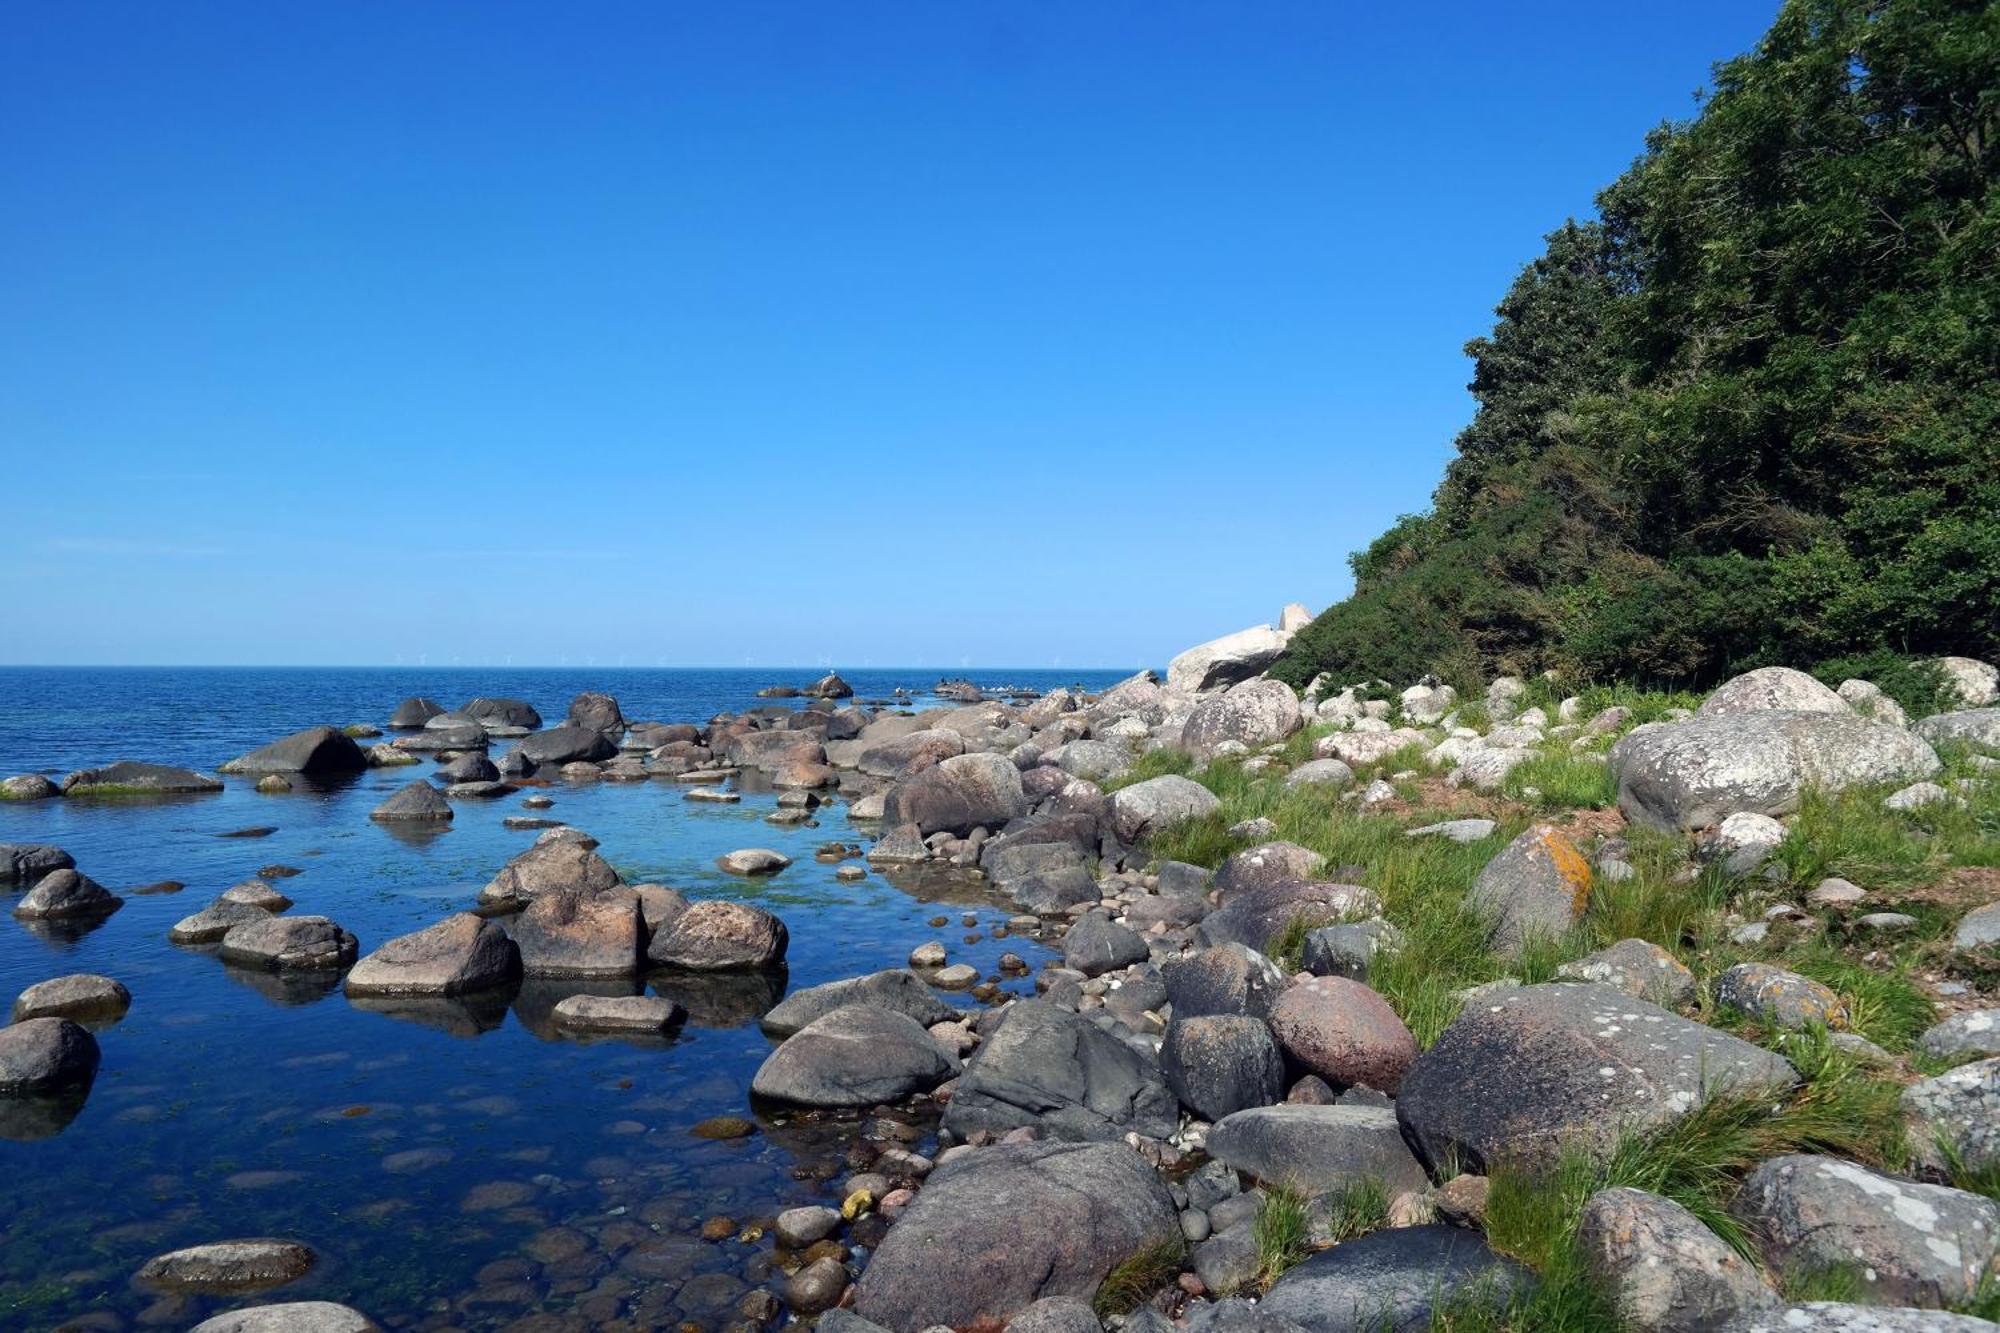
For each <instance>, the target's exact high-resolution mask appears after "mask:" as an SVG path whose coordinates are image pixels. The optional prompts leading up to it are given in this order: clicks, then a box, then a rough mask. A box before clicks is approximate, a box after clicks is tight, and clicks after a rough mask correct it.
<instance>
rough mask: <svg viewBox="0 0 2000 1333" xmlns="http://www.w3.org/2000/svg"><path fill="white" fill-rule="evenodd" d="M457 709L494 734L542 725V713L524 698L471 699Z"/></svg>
mask: <svg viewBox="0 0 2000 1333" xmlns="http://www.w3.org/2000/svg"><path fill="white" fill-rule="evenodd" d="M458 711H459V712H460V713H463V714H464V715H465V716H466V717H469V718H471V719H472V720H473V721H474V722H477V723H478V724H479V725H480V726H482V727H485V728H486V729H487V730H489V731H493V732H494V733H495V734H496V735H499V734H503V732H505V731H533V730H534V729H535V728H536V727H539V726H541V725H542V715H541V714H540V713H538V712H536V711H535V706H534V705H533V704H531V703H529V702H528V701H527V700H525V699H473V700H471V701H469V702H468V703H467V704H466V705H465V706H464V707H463V708H461V709H459V710H458Z"/></svg>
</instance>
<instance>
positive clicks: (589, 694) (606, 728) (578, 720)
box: [564, 690, 625, 742]
mask: <svg viewBox="0 0 2000 1333" xmlns="http://www.w3.org/2000/svg"><path fill="white" fill-rule="evenodd" d="M564 725H565V726H571V727H581V728H583V729H584V730H585V731H595V732H598V733H599V734H601V735H602V736H604V738H605V739H607V740H610V741H614V742H615V741H616V740H617V739H618V738H619V737H620V736H623V735H624V734H625V714H624V713H623V712H622V711H621V710H620V709H619V707H618V701H617V700H616V699H614V698H612V697H611V696H610V695H608V694H604V693H602V692H600V691H598V690H585V691H584V692H583V693H582V694H579V695H577V696H576V698H574V699H571V700H570V701H569V716H568V717H567V718H565V719H564Z"/></svg>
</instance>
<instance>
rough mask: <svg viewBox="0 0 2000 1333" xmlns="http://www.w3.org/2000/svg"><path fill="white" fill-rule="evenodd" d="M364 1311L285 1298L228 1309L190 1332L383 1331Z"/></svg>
mask: <svg viewBox="0 0 2000 1333" xmlns="http://www.w3.org/2000/svg"><path fill="white" fill-rule="evenodd" d="M381 1329H382V1326H381V1325H380V1324H378V1323H376V1322H375V1321H374V1320H373V1319H370V1318H369V1317H368V1316H367V1315H365V1314H362V1313H361V1311H359V1310H356V1309H353V1308H352V1307H350V1306H345V1305H335V1304H334V1303H333V1302H332V1301H286V1302H284V1303H282V1304H279V1305H252V1306H249V1307H247V1308H245V1309H242V1310H229V1311H225V1312H224V1313H222V1314H219V1315H215V1316H213V1317H212V1318H209V1319H204V1320H202V1321H201V1322H200V1323H199V1324H196V1325H195V1326H194V1328H193V1329H192V1330H191V1333H381Z"/></svg>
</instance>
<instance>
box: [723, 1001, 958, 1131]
mask: <svg viewBox="0 0 2000 1333" xmlns="http://www.w3.org/2000/svg"><path fill="white" fill-rule="evenodd" d="M958 1072H959V1063H958V1057H957V1056H955V1055H953V1054H951V1053H950V1052H948V1051H946V1050H945V1049H944V1048H943V1047H942V1046H940V1045H938V1043H937V1042H935V1041H933V1040H932V1039H931V1035H930V1034H929V1033H928V1032H926V1031H924V1029H923V1028H922V1027H920V1026H918V1024H917V1022H916V1020H915V1019H912V1018H910V1017H909V1016H908V1015H906V1014H900V1013H897V1012H895V1011H894V1010H890V1009H877V1008H874V1007H872V1006H870V1005H860V1004H858V1005H848V1006H846V1007H844V1008H840V1009H835V1010H833V1011H832V1012H831V1013H827V1014H823V1015H821V1016H820V1017H819V1018H816V1019H814V1020H813V1021H812V1022H810V1023H808V1024H806V1026H805V1027H803V1028H801V1029H799V1030H798V1031H797V1032H795V1033H793V1034H792V1035H791V1036H789V1037H787V1038H785V1040H784V1042H783V1044H782V1045H780V1046H779V1047H778V1049H777V1050H775V1051H772V1052H771V1054H770V1055H769V1056H768V1057H767V1058H766V1059H765V1061H764V1063H763V1064H762V1065H761V1066H759V1067H758V1070H757V1073H756V1076H755V1077H754V1078H752V1079H751V1081H750V1091H751V1092H753V1093H755V1094H756V1095H758V1096H760V1097H768V1098H771V1099H772V1100H774V1101H781V1102H789V1103H792V1104H794V1105H799V1106H815V1107H860V1106H875V1105H879V1104H880V1103H883V1102H896V1101H901V1100H902V1099H903V1098H905V1097H908V1096H911V1095H913V1094H915V1093H919V1092H929V1091H930V1090H931V1089H932V1088H935V1087H936V1086H937V1085H938V1084H940V1083H942V1082H943V1081H944V1080H946V1079H948V1078H952V1077H955V1076H956V1075H957V1074H958Z"/></svg>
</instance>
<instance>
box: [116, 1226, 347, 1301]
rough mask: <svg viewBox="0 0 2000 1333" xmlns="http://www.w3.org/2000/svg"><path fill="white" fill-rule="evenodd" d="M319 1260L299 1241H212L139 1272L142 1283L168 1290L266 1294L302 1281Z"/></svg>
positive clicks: (150, 1262) (159, 1259) (149, 1262)
mask: <svg viewBox="0 0 2000 1333" xmlns="http://www.w3.org/2000/svg"><path fill="white" fill-rule="evenodd" d="M316 1258H317V1256H315V1255H314V1254H313V1252H312V1250H311V1249H310V1248H309V1247H307V1246H304V1245H301V1244H299V1243H298V1242H296V1241H288V1240H270V1239H264V1238H258V1239H254V1240H221V1241H212V1242H210V1243H209V1244H206V1245H191V1246H189V1247H188V1248H187V1249H184V1250H174V1251H172V1252H171V1253H168V1254H162V1255H157V1256H155V1257H154V1258H151V1259H148V1260H147V1261H146V1262H145V1264H144V1265H143V1266H142V1267H141V1268H140V1269H139V1282H140V1283H141V1284H142V1285H144V1286H148V1287H156V1288H159V1289H161V1290H163V1291H184V1292H202V1293H217V1294H221V1293H229V1292H243V1291H265V1290H268V1289H270V1288H272V1287H282V1286H284V1285H285V1284H286V1283H287V1282H296V1281H298V1280H299V1279H300V1278H302V1277H304V1276H305V1275H306V1274H307V1273H309V1272H311V1271H312V1267H313V1264H314V1262H315V1260H316Z"/></svg>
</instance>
